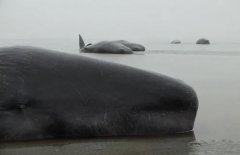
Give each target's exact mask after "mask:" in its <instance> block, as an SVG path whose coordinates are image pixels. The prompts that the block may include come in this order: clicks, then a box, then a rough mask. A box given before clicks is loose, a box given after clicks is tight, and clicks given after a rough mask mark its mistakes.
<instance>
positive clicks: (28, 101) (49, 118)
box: [0, 46, 198, 141]
mask: <svg viewBox="0 0 240 155" xmlns="http://www.w3.org/2000/svg"><path fill="white" fill-rule="evenodd" d="M197 110H198V98H197V94H196V92H195V91H194V89H193V88H192V87H191V86H189V85H188V84H186V83H184V82H182V81H181V80H177V79H175V78H172V77H169V76H166V75H164V74H160V73H155V72H151V71H146V70H142V69H138V68H134V67H130V66H126V65H120V64H117V63H110V62H105V61H100V60H96V59H93V58H88V57H85V56H81V55H74V54H67V53H64V52H59V51H53V50H48V49H42V48H35V47H24V46H16V47H2V48H0V141H28V140H42V139H56V138H91V137H119V136H152V135H162V134H175V133H185V132H189V131H192V130H193V127H194V122H195V118H196V114H197Z"/></svg>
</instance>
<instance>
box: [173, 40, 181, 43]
mask: <svg viewBox="0 0 240 155" xmlns="http://www.w3.org/2000/svg"><path fill="white" fill-rule="evenodd" d="M171 44H181V41H180V40H173V41H172V42H171Z"/></svg>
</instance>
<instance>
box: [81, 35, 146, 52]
mask: <svg viewBox="0 0 240 155" xmlns="http://www.w3.org/2000/svg"><path fill="white" fill-rule="evenodd" d="M79 48H80V51H81V52H85V53H112V54H133V53H134V52H138V51H145V47H144V46H143V45H140V44H137V43H132V42H128V41H126V40H115V41H101V42H98V43H96V44H92V43H89V44H87V45H85V42H84V40H83V38H82V36H81V35H80V34H79Z"/></svg>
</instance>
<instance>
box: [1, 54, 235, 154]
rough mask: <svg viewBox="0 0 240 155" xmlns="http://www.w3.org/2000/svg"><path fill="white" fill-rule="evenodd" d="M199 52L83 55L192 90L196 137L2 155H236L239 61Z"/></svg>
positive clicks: (45, 146) (49, 146) (92, 142)
mask: <svg viewBox="0 0 240 155" xmlns="http://www.w3.org/2000/svg"><path fill="white" fill-rule="evenodd" d="M75 51H76V50H75ZM198 52H199V53H191V51H188V52H187V53H179V54H176V53H174V52H171V51H170V52H164V53H163V52H160V53H156V52H146V53H145V54H144V53H142V54H135V55H113V54H102V55H101V54H82V55H84V56H88V57H92V58H97V59H101V60H105V61H111V62H116V63H121V64H125V65H130V66H133V67H137V68H142V69H146V70H150V71H154V72H159V73H162V74H166V75H169V76H172V77H175V78H178V79H181V80H183V81H185V82H186V83H188V84H190V85H191V86H192V87H193V88H194V89H195V90H196V92H197V94H198V98H199V111H198V114H197V118H196V122H195V127H194V133H191V134H190V133H189V134H181V135H172V136H160V137H122V138H98V139H79V140H55V141H53V140H50V141H38V142H21V143H20V142H19V143H0V155H2V154H4V155H5V154H6V155H13V154H14V155H15V154H18V155H21V154H24V155H25V154H26V155H28V154H32V155H38V154H46V155H48V154H49V155H51V154H176V155H179V154H193V155H202V154H214V155H215V154H220V155H221V154H222V155H223V154H233V155H235V154H236V155H237V154H240V134H239V131H240V121H239V119H238V118H240V112H239V109H240V82H239V80H240V70H239V66H240V56H239V55H238V54H234V55H232V54H228V53H227V51H226V52H225V53H226V54H217V53H214V54H206V53H211V52H206V51H204V52H203V53H201V51H198Z"/></svg>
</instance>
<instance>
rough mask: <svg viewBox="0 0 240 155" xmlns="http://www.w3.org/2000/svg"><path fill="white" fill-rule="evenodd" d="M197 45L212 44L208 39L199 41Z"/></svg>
mask: <svg viewBox="0 0 240 155" xmlns="http://www.w3.org/2000/svg"><path fill="white" fill-rule="evenodd" d="M196 44H207V45H208V44H210V41H209V40H208V39H205V38H201V39H198V40H197V42H196Z"/></svg>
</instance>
